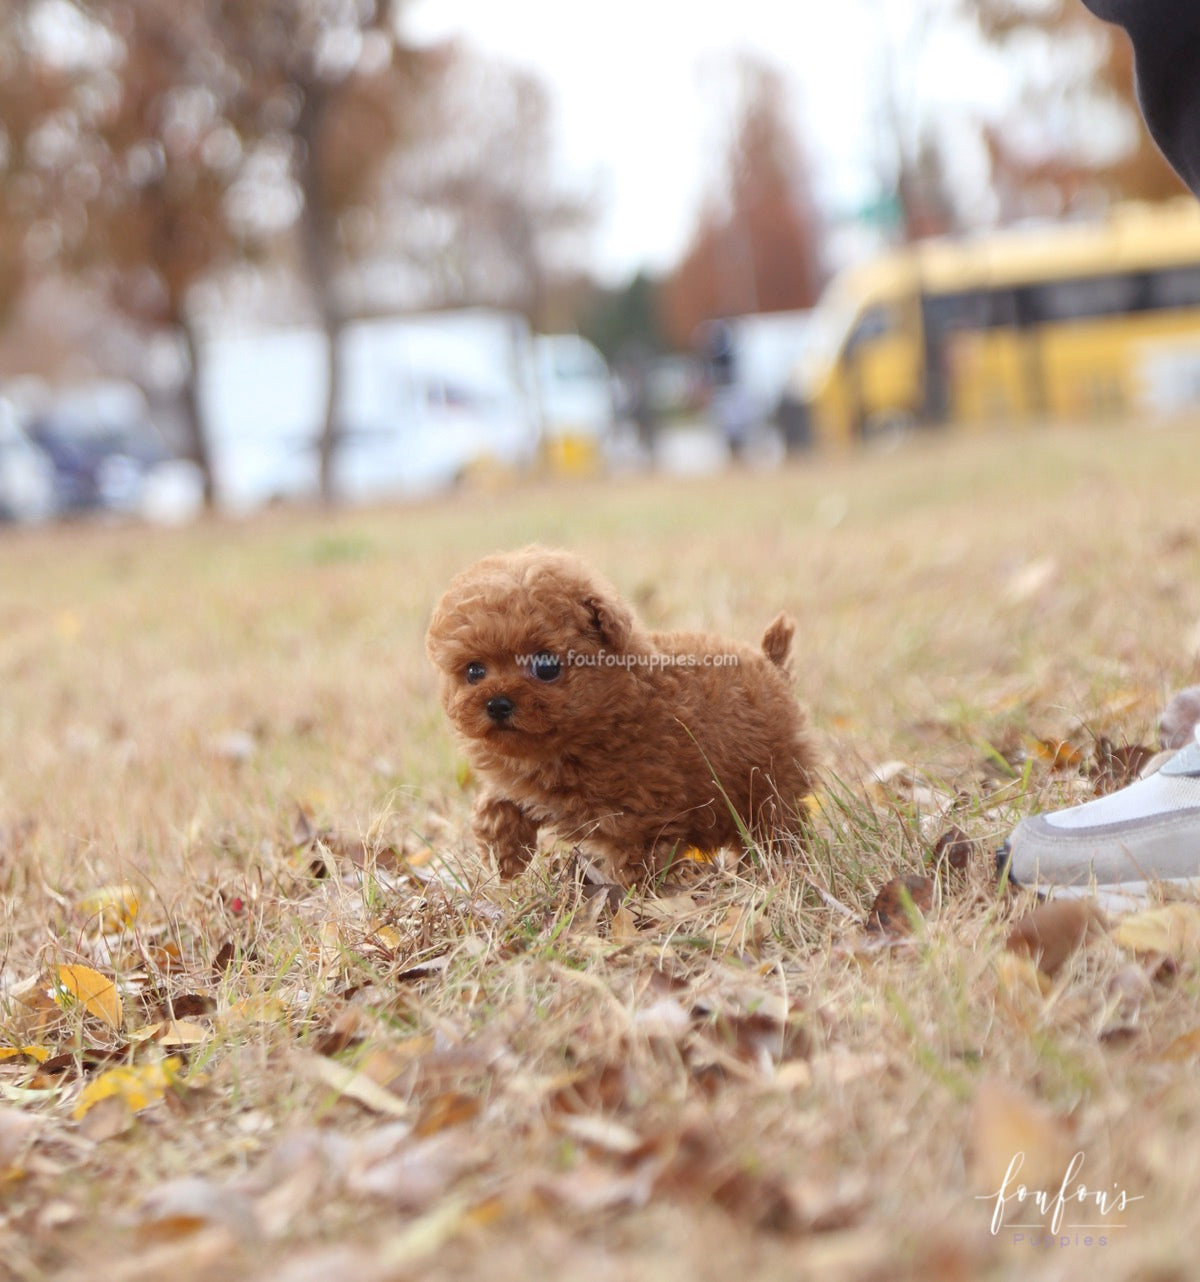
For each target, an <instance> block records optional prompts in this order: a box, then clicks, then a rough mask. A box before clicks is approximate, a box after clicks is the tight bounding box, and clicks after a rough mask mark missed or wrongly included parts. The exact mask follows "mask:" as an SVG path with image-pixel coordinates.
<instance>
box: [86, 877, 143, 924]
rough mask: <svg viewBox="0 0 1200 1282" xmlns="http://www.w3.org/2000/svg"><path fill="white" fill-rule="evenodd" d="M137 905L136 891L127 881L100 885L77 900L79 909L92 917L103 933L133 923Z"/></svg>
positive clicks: (138, 905) (138, 904)
mask: <svg viewBox="0 0 1200 1282" xmlns="http://www.w3.org/2000/svg"><path fill="white" fill-rule="evenodd" d="M139 907H140V903H139V900H138V893H137V891H136V889H134V887H133V886H131V885H130V884H129V883H128V882H121V883H120V884H119V885H114V886H101V887H100V888H99V889H98V890H93V891H92V893H91V894H90V895H85V896H84V897H83V898H82V899H81V900H80V901H79V911H80V912H81V913H83V915H84V916H85V917H88V918H91V919H93V920H94V921H95V922H96V924H97V925H98V926H99V927H100V930H101V931H102V932H104V933H105V934H113V933H115V932H116V931H119V930H123V929H124V928H125V927H126V926H131V925H133V919H134V918H135V917H136V916H137V914H138V908H139Z"/></svg>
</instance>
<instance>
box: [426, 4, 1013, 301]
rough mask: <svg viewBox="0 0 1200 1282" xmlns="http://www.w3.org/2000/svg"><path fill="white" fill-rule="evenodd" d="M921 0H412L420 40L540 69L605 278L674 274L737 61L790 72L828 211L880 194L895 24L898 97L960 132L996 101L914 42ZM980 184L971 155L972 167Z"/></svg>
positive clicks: (983, 85) (929, 45)
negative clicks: (592, 220) (886, 55)
mask: <svg viewBox="0 0 1200 1282" xmlns="http://www.w3.org/2000/svg"><path fill="white" fill-rule="evenodd" d="M911 3H912V0H841V3H839V4H837V5H824V4H820V5H818V4H813V3H800V4H790V5H789V4H784V3H780V0H606V2H605V3H604V4H588V5H575V4H564V3H563V2H562V0H410V4H409V6H408V9H407V17H406V26H407V29H408V31H409V33H410V35H412V36H415V37H416V38H418V39H430V40H432V39H441V38H446V37H459V38H461V39H463V40H464V41H465V42H467V43H468V44H470V45H471V46H472V47H474V48H475V49H476V50H478V51H479V52H482V53H488V54H494V55H496V56H499V57H501V58H503V59H505V60H506V61H509V62H512V63H515V64H518V65H520V66H523V67H525V68H528V69H530V70H532V71H534V72H536V73H537V74H538V75H539V76H540V77H541V79H542V80H543V81H544V82H545V83H546V85H547V86H548V88H549V89H550V92H551V95H552V102H553V106H554V111H555V132H556V138H557V144H558V160H559V164H560V167H561V170H562V172H563V174H564V176H565V177H566V178H568V179H579V180H581V181H582V182H584V183H585V184H588V186H589V189H591V188H592V187H597V188H598V189H599V191H600V193H601V196H602V200H603V205H602V209H601V216H600V219H599V221H598V223H597V227H596V232H595V235H594V237H593V242H592V243H593V248H594V253H593V258H594V267H595V269H596V270H598V271H599V272H600V273H601V274H602V275H605V276H608V277H609V278H611V279H619V278H620V277H622V276H624V275H627V274H629V273H630V272H632V271H633V270H634V269H636V268H637V267H638V266H639V265H643V264H644V265H648V266H650V267H652V268H663V267H666V266H669V265H670V264H671V263H672V262H673V261H675V259H676V258H677V257H678V256H679V254H680V252H681V250H682V249H683V247H684V245H685V244H686V241H687V237H688V234H689V232H690V231H691V228H692V226H693V224H694V219H695V216H696V212H697V208H698V205H699V202H700V200H701V197H702V194H703V192H704V191H705V189H706V186H707V185H708V184H710V183H711V182H712V180H713V177H714V174H715V172H716V171H717V170H718V168H719V165H720V160H721V152H722V141H723V139H725V138H727V137H728V128H729V116H730V114H731V109H732V103H731V102H730V101H729V99H730V97H731V95H730V93H729V88H728V81H727V80H726V79H724V78H723V77H722V75H721V68H722V66H723V65H726V64H727V61H728V57H729V55H730V54H733V53H736V52H738V51H748V52H750V53H754V54H758V55H761V56H763V57H764V58H766V59H767V60H768V61H769V62H770V63H771V64H772V65H773V66H775V67H776V68H777V69H778V70H779V71H781V72H782V73H783V74H784V75H785V77H786V79H787V83H788V86H789V89H790V91H791V93H792V97H793V101H794V104H795V110H796V115H797V121H798V123H799V124H801V125H802V126H803V128H804V129H805V131H806V134H807V139H808V145H809V149H810V151H811V153H812V155H813V158H814V161H815V162H816V166H817V168H818V170H819V177H820V181H821V186H822V195H823V197H824V199H825V202H826V204H827V205H831V206H834V207H837V208H849V207H853V206H854V205H856V204H858V203H861V202H863V201H865V200H867V199H869V197H870V195H871V193H872V189H873V187H875V186H876V185H877V179H876V175H877V173H878V171H879V155H880V149H881V145H882V144H881V142H880V140H879V138H878V137H877V135H878V133H879V119H880V106H879V104H880V98H881V95H880V92H879V82H880V77H881V74H882V73H881V69H882V67H883V57H882V54H881V43H882V41H881V34H882V33H881V27H880V22H881V19H882V17H883V16H887V17H888V18H889V21H890V27H891V29H892V30H893V32H894V35H893V38H892V47H893V49H896V50H898V51H900V63H901V66H900V71H899V74H898V76H897V79H898V81H899V83H898V92H899V93H900V94H901V95H902V96H903V100H904V101H906V102H907V103H910V104H911V103H913V102H919V103H920V104H921V105H922V108H923V109H924V110H932V111H934V112H937V113H939V114H940V115H941V116H942V117H943V118H946V119H949V120H950V123H951V125H953V124H954V120H953V117H955V116H956V115H957V116H959V117H963V121H962V122H961V123H963V124H964V127H965V114H966V113H967V112H968V111H970V110H972V109H974V108H975V107H977V106H979V105H980V104H986V103H994V102H995V101H996V100H997V98H998V96H999V95H1000V94H1001V93H1002V91H1003V86H1002V77H1000V75H999V73H998V71H997V70H996V69H995V68H994V67H992V66H991V65H989V64H984V63H983V62H982V61H981V60H979V59H977V58H973V57H970V56H968V55H967V54H966V52H965V42H964V41H963V39H962V38H961V36H955V35H954V34H953V33H942V34H940V35H938V36H937V37H936V38H934V39H928V38H926V39H922V40H920V41H917V40H916V39H914V37H913V35H912V32H911V28H910V27H909V13H910V8H911ZM963 163H964V165H965V166H966V169H965V173H966V175H967V181H970V158H969V157H967V158H966V159H964V161H963Z"/></svg>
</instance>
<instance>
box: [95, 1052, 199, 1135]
mask: <svg viewBox="0 0 1200 1282" xmlns="http://www.w3.org/2000/svg"><path fill="white" fill-rule="evenodd" d="M180 1067H181V1063H180V1060H179V1058H178V1057H177V1056H174V1055H172V1056H169V1057H168V1058H167V1059H163V1060H156V1061H153V1062H151V1063H147V1064H123V1065H121V1067H119V1068H110V1069H109V1070H108V1071H107V1072H105V1073H101V1074H100V1076H99V1077H97V1078H96V1079H95V1081H92V1082H89V1083H88V1084H87V1085H86V1086H85V1087H84V1088H83V1090H82V1091H81V1092H80V1094H79V1098H78V1099H77V1100H76V1101H75V1107H74V1109H72V1111H71V1116H72V1117H73V1118H74V1119H75V1120H76V1121H79V1119H80V1118H81V1117H83V1116H85V1115H86V1114H87V1112H88V1111H89V1110H90V1109H92V1108H94V1107H95V1106H96V1105H97V1104H99V1103H100V1101H101V1100H106V1099H117V1100H120V1101H121V1103H122V1105H123V1106H124V1108H125V1109H126V1111H127V1112H129V1113H140V1112H141V1111H142V1109H144V1108H149V1107H150V1105H151V1104H157V1103H158V1101H159V1100H161V1099H162V1097H163V1096H164V1095H165V1094H166V1092H167V1091H168V1090H169V1089H170V1088H171V1087H172V1086H173V1085H174V1084H175V1083H176V1082H177V1081H178V1080H179V1069H180Z"/></svg>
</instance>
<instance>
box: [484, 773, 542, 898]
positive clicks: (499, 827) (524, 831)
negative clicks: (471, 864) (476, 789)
mask: <svg viewBox="0 0 1200 1282" xmlns="http://www.w3.org/2000/svg"><path fill="white" fill-rule="evenodd" d="M471 828H472V830H473V832H474V833H475V840H476V841H477V842H478V843H479V846H480V848H481V849H482V850H484V851H485V852H486V853H488V854H489V855H491V857H492V858H493V859H494V860H495V861H496V869H497V871H498V872H499V873H500V876H501V877H502V878H503V879H504V880H505V881H510V880H511V879H512V878H513V877H516V876H517V875H518V874H519V873H520V872H521V870H522V869H523V868H524V867H525V865H526V864H527V863H528V862H529V861H530V860H531V859H532V858H533V856H534V853H535V852H536V850H537V834H538V825H537V823H536V822H535V821H534V820H533V819H532V818H531V817H530V816H529V815H528V814H526V812H525V811H524V810H522V809H521V807H520V806H518V805H517V803H516V802H515V801H509V800H508V798H507V797H496V796H493V795H492V794H491V793H484V794H483V795H482V796H481V797H480V798H479V800H478V801H476V803H475V809H474V811H473V813H472V815H471Z"/></svg>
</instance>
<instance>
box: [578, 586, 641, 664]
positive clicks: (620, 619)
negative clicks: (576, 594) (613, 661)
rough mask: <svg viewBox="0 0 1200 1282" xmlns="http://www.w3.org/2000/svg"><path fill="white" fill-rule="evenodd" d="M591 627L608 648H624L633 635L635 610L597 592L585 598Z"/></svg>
mask: <svg viewBox="0 0 1200 1282" xmlns="http://www.w3.org/2000/svg"><path fill="white" fill-rule="evenodd" d="M583 608H584V609H585V610H586V611H587V615H588V620H589V624H590V628H591V631H592V633H593V634H594V635H595V637H596V638H597V639H598V640H599V642H600V644H601V645H602V646H603V647H604V648H605V649H606V650H615V651H620V650H624V649H625V648H626V646H627V645H628V644H629V639H630V637H631V636H632V635H633V611H632V610H630V608H629V607H628V606H627V605H626V604H625V603H624V602H623V601H618V600H614V599H611V598H609V597H603V596H600V595H598V594H596V593H593V594H592V595H590V596H587V597H585V598H584V600H583Z"/></svg>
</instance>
